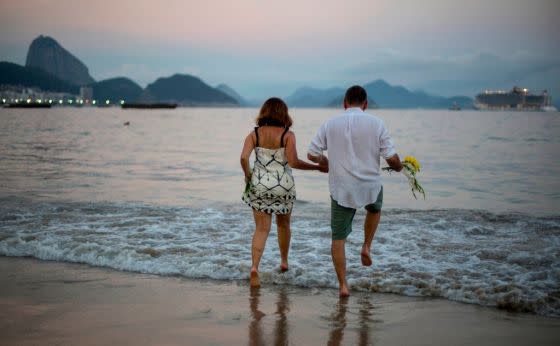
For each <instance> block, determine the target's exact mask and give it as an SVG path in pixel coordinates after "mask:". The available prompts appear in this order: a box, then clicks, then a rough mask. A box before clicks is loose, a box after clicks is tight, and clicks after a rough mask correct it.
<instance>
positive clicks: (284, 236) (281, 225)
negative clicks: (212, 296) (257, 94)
mask: <svg viewBox="0 0 560 346" xmlns="http://www.w3.org/2000/svg"><path fill="white" fill-rule="evenodd" d="M256 123H257V127H255V130H254V131H252V132H251V133H249V134H248V135H247V137H246V138H245V144H244V145H243V150H242V151H241V168H243V172H244V173H245V183H246V184H247V188H246V189H245V192H244V193H243V198H242V199H243V201H244V202H245V203H247V204H248V205H249V206H251V208H253V217H254V219H255V226H256V228H255V233H254V234H253V244H252V248H251V258H252V266H251V276H250V278H251V279H250V283H251V287H258V286H260V281H259V263H260V261H261V257H262V254H263V252H264V247H265V243H266V239H267V238H268V233H269V232H270V226H271V223H272V214H276V225H277V226H278V246H279V247H280V257H281V264H280V270H281V271H282V272H285V271H286V270H288V250H289V248H290V238H291V231H290V215H291V213H292V207H293V204H294V201H295V199H296V190H295V185H294V178H293V177H292V170H291V168H295V169H305V170H319V171H321V172H328V168H327V167H324V166H319V165H315V164H311V163H307V162H305V161H302V160H300V159H299V158H298V155H297V151H296V136H295V135H294V133H293V132H292V131H290V127H291V126H292V118H291V117H290V115H289V114H288V106H286V104H285V103H284V101H282V100H281V99H279V98H276V97H273V98H270V99H268V100H266V102H265V103H264V104H263V105H262V107H261V110H260V113H259V115H258V117H257V119H256ZM253 150H255V163H254V166H253V171H252V172H251V168H250V167H249V157H250V156H251V152H252V151H253ZM290 167H291V168H290Z"/></svg>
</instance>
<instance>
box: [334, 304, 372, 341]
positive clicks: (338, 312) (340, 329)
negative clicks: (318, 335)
mask: <svg viewBox="0 0 560 346" xmlns="http://www.w3.org/2000/svg"><path fill="white" fill-rule="evenodd" d="M369 299H370V298H369V297H367V296H364V297H362V298H360V299H359V300H358V304H357V308H358V318H359V320H358V343H357V344H358V345H360V346H365V345H373V342H372V341H371V340H370V326H371V323H372V322H373V320H372V319H371V316H372V315H373V312H372V310H373V304H372V303H371V302H370V301H369ZM348 300H349V298H348V297H343V298H340V299H339V301H338V303H337V304H336V305H335V311H334V312H333V313H332V314H331V316H330V317H329V319H328V320H329V322H330V324H331V330H330V332H329V341H328V345H329V346H331V345H332V346H339V345H344V343H343V342H342V341H343V339H344V330H345V328H346V326H347V325H348V324H350V325H352V323H351V322H350V321H348V319H347V317H346V312H347V311H348ZM346 344H347V343H346Z"/></svg>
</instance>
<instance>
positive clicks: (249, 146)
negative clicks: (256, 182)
mask: <svg viewBox="0 0 560 346" xmlns="http://www.w3.org/2000/svg"><path fill="white" fill-rule="evenodd" d="M254 148H255V142H254V141H253V133H250V134H248V135H247V137H246V138H245V143H244V144H243V149H242V150H241V158H240V159H239V161H240V163H241V168H242V169H243V173H245V181H248V180H249V179H251V167H250V166H249V157H250V156H251V152H252V151H253V149H254Z"/></svg>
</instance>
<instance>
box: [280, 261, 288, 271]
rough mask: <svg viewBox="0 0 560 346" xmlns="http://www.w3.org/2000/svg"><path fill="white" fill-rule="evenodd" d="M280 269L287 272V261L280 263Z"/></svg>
mask: <svg viewBox="0 0 560 346" xmlns="http://www.w3.org/2000/svg"><path fill="white" fill-rule="evenodd" d="M280 271H281V272H282V273H284V272H287V271H288V263H281V264H280Z"/></svg>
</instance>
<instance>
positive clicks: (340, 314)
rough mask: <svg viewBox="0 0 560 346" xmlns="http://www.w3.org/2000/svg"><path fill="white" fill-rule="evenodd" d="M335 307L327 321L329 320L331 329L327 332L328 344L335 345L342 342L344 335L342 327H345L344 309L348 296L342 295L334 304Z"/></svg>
mask: <svg viewBox="0 0 560 346" xmlns="http://www.w3.org/2000/svg"><path fill="white" fill-rule="evenodd" d="M335 307H336V309H335V311H334V312H333V313H332V315H331V317H330V318H329V321H330V322H331V331H330V333H329V342H328V345H329V346H331V345H332V346H337V345H341V344H342V339H343V337H344V328H346V310H347V309H348V297H342V298H340V300H339V301H338V303H337V304H336V305H335Z"/></svg>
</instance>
